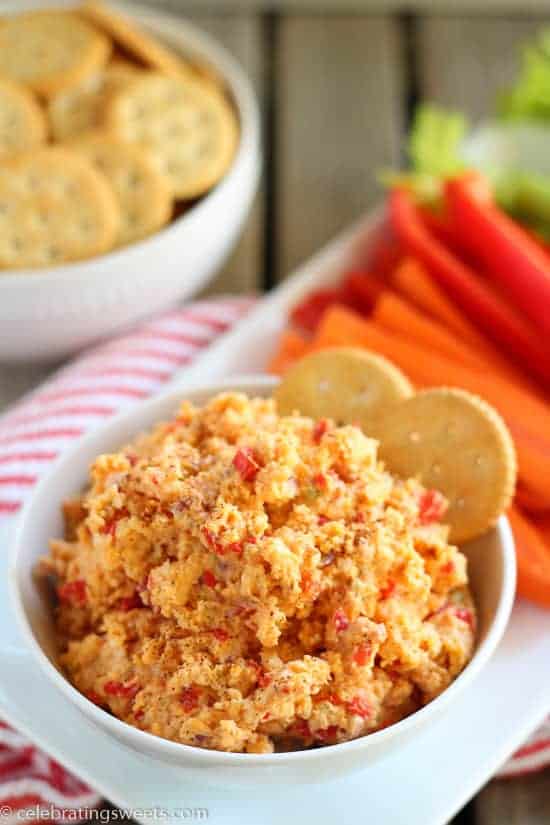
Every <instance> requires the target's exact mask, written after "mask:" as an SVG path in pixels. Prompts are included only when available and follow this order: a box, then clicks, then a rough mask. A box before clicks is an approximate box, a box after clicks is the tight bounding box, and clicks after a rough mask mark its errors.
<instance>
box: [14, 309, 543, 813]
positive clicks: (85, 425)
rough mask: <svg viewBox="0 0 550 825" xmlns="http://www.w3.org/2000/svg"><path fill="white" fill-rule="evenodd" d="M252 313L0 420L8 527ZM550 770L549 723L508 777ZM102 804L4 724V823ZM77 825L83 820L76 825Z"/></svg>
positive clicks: (146, 338) (81, 378)
mask: <svg viewBox="0 0 550 825" xmlns="http://www.w3.org/2000/svg"><path fill="white" fill-rule="evenodd" d="M252 304H253V299H251V298H216V299H212V300H205V301H198V302H195V303H192V304H189V305H188V306H187V307H185V308H183V309H181V310H176V311H172V312H168V313H166V314H164V315H162V316H159V317H157V318H156V319H154V320H153V321H150V322H148V323H146V324H143V325H141V326H140V327H137V328H136V329H135V330H134V331H132V332H130V333H128V334H126V335H124V336H123V337H121V338H118V339H115V340H112V341H110V342H108V343H106V344H102V345H100V346H98V347H96V348H95V349H93V350H91V351H89V352H87V353H85V354H84V355H81V356H79V357H78V358H77V359H76V360H75V361H74V362H72V363H71V364H70V365H69V366H67V367H65V368H63V369H61V370H60V371H59V372H57V373H56V374H55V375H54V376H53V378H51V379H49V380H48V381H47V382H46V383H45V384H43V385H42V386H41V387H39V388H38V389H37V390H35V391H33V392H32V393H30V394H29V395H27V396H25V397H24V398H23V399H22V400H21V401H20V402H19V403H17V404H16V405H15V406H14V407H13V408H12V409H11V410H10V411H9V412H8V413H6V414H5V415H3V416H1V417H0V521H1V520H6V519H9V518H13V517H14V515H15V514H16V513H17V511H18V510H19V508H20V507H21V505H22V504H23V502H24V500H25V499H26V498H27V497H28V496H29V494H30V493H31V491H32V488H33V486H34V484H35V483H36V482H37V480H38V479H39V478H40V477H41V476H42V475H43V474H44V473H45V472H46V470H47V469H48V466H49V465H50V463H51V462H52V461H53V460H54V459H55V458H56V457H57V456H58V455H60V453H61V452H62V451H63V450H65V449H67V448H68V447H69V446H70V445H71V444H72V443H74V441H75V439H77V438H79V437H80V436H81V435H82V434H83V433H85V432H87V431H89V430H91V429H93V428H94V427H97V426H99V425H100V424H101V422H102V421H103V420H104V419H105V418H107V417H108V416H110V415H112V414H114V413H116V412H118V411H120V410H121V409H123V408H124V407H127V406H130V405H131V404H135V403H137V402H138V401H139V400H141V399H143V398H146V397H148V396H150V395H152V394H154V393H155V392H157V391H158V390H160V389H161V388H162V386H163V384H165V383H166V382H167V381H168V380H169V379H170V378H172V376H173V375H174V373H175V371H176V370H178V369H181V368H182V367H184V366H185V365H186V364H189V363H190V362H191V361H192V360H193V359H194V357H195V356H196V355H197V354H199V353H200V352H201V351H202V350H204V349H205V348H206V347H208V346H209V344H211V343H212V342H213V341H214V340H215V339H216V338H217V337H218V335H220V333H222V332H225V331H226V330H228V329H229V328H230V327H231V326H232V325H233V324H235V323H236V322H237V321H238V320H239V319H240V318H241V317H242V316H243V315H244V314H246V312H247V311H248V310H249V309H250V307H251V306H252ZM549 764H550V719H549V720H548V721H547V723H546V724H545V725H543V726H542V727H541V728H540V729H539V730H538V731H537V732H536V733H535V734H534V735H533V737H532V738H531V739H530V740H529V741H528V742H527V743H526V744H525V745H524V746H523V747H522V748H520V750H519V751H518V752H517V753H516V754H515V755H514V757H512V759H510V760H509V761H508V762H507V763H506V765H505V766H504V767H503V769H502V771H501V774H500V775H502V776H513V775H517V774H520V773H521V774H523V773H527V772H529V771H534V770H539V769H541V768H542V767H544V766H545V765H549ZM99 803H100V798H99V796H98V795H97V794H96V793H95V792H94V791H93V790H92V789H90V788H88V787H86V785H84V783H82V782H80V781H79V780H78V779H75V778H74V777H73V776H71V775H70V774H69V773H68V772H67V771H65V770H64V768H63V767H62V766H60V765H59V764H58V763H56V762H55V761H54V760H52V759H50V758H49V757H48V756H46V755H45V754H43V753H42V752H41V751H39V750H38V749H37V748H35V747H34V746H33V744H32V743H31V742H29V741H28V740H27V739H25V738H24V737H23V736H22V735H20V734H19V733H17V732H16V731H14V730H12V729H11V728H10V727H9V726H8V725H6V724H5V723H2V722H1V721H0V811H2V810H3V809H4V810H5V811H10V812H11V814H10V815H9V816H6V819H5V820H4V816H3V815H2V816H0V820H1V821H2V825H4V821H6V823H9V822H10V820H11V819H13V821H14V822H16V821H17V820H18V817H17V811H18V810H20V809H24V808H28V807H31V806H32V807H35V806H36V805H37V804H38V805H43V806H45V807H48V806H50V805H54V806H56V807H57V808H62V809H66V810H67V811H71V810H76V809H82V808H86V807H92V806H96V805H98V804H99ZM70 818H74V817H70Z"/></svg>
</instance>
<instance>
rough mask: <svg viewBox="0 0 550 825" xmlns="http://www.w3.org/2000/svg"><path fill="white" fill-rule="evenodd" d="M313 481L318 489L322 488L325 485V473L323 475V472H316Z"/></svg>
mask: <svg viewBox="0 0 550 825" xmlns="http://www.w3.org/2000/svg"><path fill="white" fill-rule="evenodd" d="M313 483H314V484H315V486H316V487H318V488H319V489H320V490H324V489H325V487H326V486H327V477H326V475H324V474H323V473H316V474H315V475H314V476H313Z"/></svg>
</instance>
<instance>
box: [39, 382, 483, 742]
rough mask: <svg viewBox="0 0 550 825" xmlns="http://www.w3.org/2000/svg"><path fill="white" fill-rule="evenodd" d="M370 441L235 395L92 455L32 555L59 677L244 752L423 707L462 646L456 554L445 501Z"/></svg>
mask: <svg viewBox="0 0 550 825" xmlns="http://www.w3.org/2000/svg"><path fill="white" fill-rule="evenodd" d="M377 446H378V445H377V442H376V441H375V440H373V439H370V438H368V437H367V436H366V435H364V434H363V432H362V431H361V430H360V429H359V428H358V427H356V426H352V425H347V426H336V425H335V424H334V423H333V422H332V421H330V420H327V419H322V420H318V421H315V420H313V419H311V418H308V417H303V416H299V415H296V414H291V415H286V416H281V415H279V414H278V412H277V408H276V404H275V402H274V400H273V399H270V398H250V397H248V396H246V395H244V394H242V393H237V392H229V393H222V394H219V395H216V396H215V397H214V398H212V399H211V400H210V401H207V402H206V403H205V404H204V405H203V406H194V405H193V404H191V403H189V402H184V403H183V404H182V405H181V407H180V410H179V412H178V414H177V416H176V417H175V418H174V419H173V420H172V421H170V422H168V423H164V424H160V425H157V426H156V427H154V429H152V430H151V431H150V432H148V433H146V434H145V435H142V436H140V437H138V438H137V439H135V440H134V441H133V442H132V443H131V444H130V445H128V446H127V447H124V448H123V449H121V450H120V451H118V452H113V453H110V454H103V455H101V456H99V457H98V458H97V459H96V460H95V461H94V463H93V465H92V468H91V472H90V484H89V487H88V489H87V491H86V492H85V493H84V495H83V497H82V498H79V499H78V500H74V501H73V502H71V503H70V505H68V506H67V507H66V516H67V518H66V521H67V537H66V538H65V539H63V540H60V539H55V540H53V541H52V543H51V550H50V553H49V555H48V557H47V558H46V559H44V560H43V562H42V569H43V570H45V571H46V572H47V573H48V574H50V575H52V576H53V577H54V578H55V582H56V588H57V594H58V599H59V604H58V607H57V608H56V610H57V614H56V623H57V632H58V637H59V640H60V644H61V648H62V653H61V656H60V662H61V664H62V666H63V668H64V671H65V673H66V674H67V676H68V678H69V680H70V681H71V682H72V683H73V685H74V686H75V687H76V688H77V689H78V690H79V691H80V692H81V693H82V694H84V695H85V696H87V697H88V698H89V699H91V700H92V701H93V702H94V703H96V704H97V705H99V706H101V707H102V708H104V709H106V710H108V711H109V712H110V713H111V714H113V715H114V716H116V717H118V718H119V719H121V720H122V721H124V722H126V723H128V724H130V725H132V726H133V727H136V728H138V729H141V730H142V731H146V732H149V733H152V734H155V735H157V736H159V737H163V738H165V739H168V740H172V741H173V742H177V743H182V744H186V745H192V746H196V747H199V748H205V749H212V750H219V751H232V752H241V753H242V752H244V753H270V752H272V751H274V750H276V751H288V750H296V749H306V748H310V747H312V746H320V745H328V744H337V743H342V742H346V741H348V740H350V739H355V738H358V737H362V736H365V735H366V734H370V733H372V732H375V731H378V730H380V729H382V728H385V727H387V726H388V725H391V724H393V723H395V722H397V721H399V720H401V719H403V718H404V717H406V716H409V715H410V714H411V713H413V712H414V711H416V710H418V709H419V708H420V707H422V706H423V705H425V704H427V703H429V702H430V701H431V700H432V699H434V698H435V697H436V696H437V695H438V694H440V693H441V692H442V691H443V690H445V688H446V687H447V686H448V685H449V684H450V683H451V682H452V681H453V680H454V679H455V678H456V677H457V676H458V674H459V673H460V672H461V671H462V669H463V668H464V667H465V666H466V664H467V663H468V661H469V660H470V658H471V656H472V653H473V649H474V641H475V626H476V613H475V608H474V606H473V601H472V598H471V596H470V592H469V588H468V575H467V569H466V559H465V556H464V555H463V554H462V553H461V552H460V550H459V549H458V548H457V547H454V546H452V545H451V544H449V543H448V542H447V528H446V527H445V526H444V524H442V523H441V520H442V521H444V511H445V500H444V498H443V497H442V496H441V495H440V494H438V493H437V492H436V491H432V490H426V489H425V488H424V487H423V486H422V485H421V484H420V483H419V482H418V481H416V480H414V479H409V480H402V479H398V478H396V477H394V476H392V475H391V474H390V473H389V472H387V471H386V470H385V469H384V467H383V465H382V463H381V462H379V461H378V459H377Z"/></svg>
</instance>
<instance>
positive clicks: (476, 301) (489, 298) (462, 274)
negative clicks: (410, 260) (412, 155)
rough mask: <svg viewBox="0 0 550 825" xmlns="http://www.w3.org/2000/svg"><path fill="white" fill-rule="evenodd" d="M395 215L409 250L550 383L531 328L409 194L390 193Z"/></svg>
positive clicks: (548, 361) (547, 359)
mask: <svg viewBox="0 0 550 825" xmlns="http://www.w3.org/2000/svg"><path fill="white" fill-rule="evenodd" d="M390 213H391V217H392V221H393V225H394V227H395V230H396V232H397V234H398V236H399V239H400V240H401V242H402V244H403V245H404V246H405V247H406V249H407V251H408V252H409V253H410V254H411V255H413V256H414V257H417V258H418V259H419V260H420V261H421V263H423V264H424V266H425V267H426V268H427V269H428V270H429V272H431V274H432V276H433V277H434V279H435V280H436V281H437V282H438V283H439V284H441V286H442V287H443V289H444V290H445V291H446V292H447V294H448V295H449V297H451V298H452V299H453V300H455V301H456V303H457V304H458V306H459V307H460V308H461V309H462V310H464V312H465V313H466V314H467V315H468V316H469V318H470V320H471V321H473V323H475V324H477V325H478V326H479V327H480V328H481V329H483V330H484V331H485V332H486V333H487V334H488V335H489V336H490V337H491V338H493V339H494V340H495V341H496V342H497V343H498V344H500V345H501V346H502V347H504V348H505V349H506V350H507V352H509V353H510V354H511V355H513V356H515V357H516V358H517V359H518V360H519V361H521V362H522V363H523V365H524V367H525V368H526V369H528V370H529V371H531V372H532V373H534V374H536V375H537V376H538V377H539V378H542V379H544V381H545V382H546V384H547V385H548V383H549V381H550V352H549V351H548V348H547V347H545V346H544V343H540V342H539V340H538V338H537V337H536V335H535V334H534V333H532V332H531V330H530V329H529V327H528V326H527V325H526V324H525V323H524V322H523V320H522V319H521V318H519V317H518V316H517V315H516V314H515V313H514V311H513V310H512V309H511V308H510V307H509V306H508V305H507V304H506V303H505V302H504V301H503V300H502V299H501V298H499V297H498V296H497V295H495V294H494V293H493V292H491V290H490V289H489V288H488V287H487V286H486V284H484V283H483V282H481V281H480V280H479V279H478V278H477V276H476V273H475V272H474V271H473V270H472V269H471V268H470V267H468V266H467V265H466V264H465V263H463V262H462V261H460V260H459V259H458V258H457V257H456V256H455V255H453V254H452V252H450V250H449V249H447V248H446V247H445V246H444V245H443V244H442V243H440V242H439V241H438V240H437V238H435V237H434V236H433V235H432V234H431V233H430V232H429V230H428V229H427V228H426V227H425V226H424V224H423V223H422V219H421V216H420V214H419V212H418V210H417V208H416V205H415V203H414V200H413V198H412V196H411V194H410V193H409V192H407V191H406V190H404V189H394V190H393V191H392V192H391V193H390Z"/></svg>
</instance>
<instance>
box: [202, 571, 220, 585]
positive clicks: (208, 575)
mask: <svg viewBox="0 0 550 825" xmlns="http://www.w3.org/2000/svg"><path fill="white" fill-rule="evenodd" d="M202 581H203V584H205V585H206V586H207V587H215V586H216V585H217V583H218V580H217V578H216V577H215V575H214V574H213V572H212V571H211V570H205V571H204V573H203V574H202Z"/></svg>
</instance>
